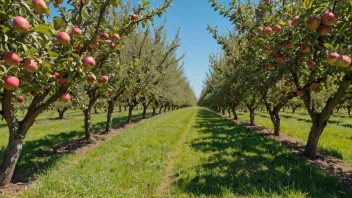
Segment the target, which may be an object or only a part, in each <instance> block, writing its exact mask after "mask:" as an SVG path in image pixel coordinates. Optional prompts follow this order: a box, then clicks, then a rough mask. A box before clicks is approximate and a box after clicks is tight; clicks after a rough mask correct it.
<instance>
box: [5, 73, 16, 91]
mask: <svg viewBox="0 0 352 198" xmlns="http://www.w3.org/2000/svg"><path fill="white" fill-rule="evenodd" d="M18 86H20V80H19V79H18V78H17V77H15V76H6V77H5V78H4V88H5V89H7V90H15V89H17V88H18Z"/></svg>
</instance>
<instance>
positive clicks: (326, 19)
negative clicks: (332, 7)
mask: <svg viewBox="0 0 352 198" xmlns="http://www.w3.org/2000/svg"><path fill="white" fill-rule="evenodd" d="M321 18H322V22H323V24H324V25H329V26H330V25H332V24H334V23H335V22H336V18H335V14H334V13H332V12H326V13H325V14H324V15H323V16H322V17H321Z"/></svg>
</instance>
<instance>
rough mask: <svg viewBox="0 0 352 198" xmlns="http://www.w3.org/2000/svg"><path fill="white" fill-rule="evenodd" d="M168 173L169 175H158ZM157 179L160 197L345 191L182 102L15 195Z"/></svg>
mask: <svg viewBox="0 0 352 198" xmlns="http://www.w3.org/2000/svg"><path fill="white" fill-rule="evenodd" d="M194 115H196V117H195V116H194ZM188 126H190V128H188ZM170 161H171V162H172V163H170ZM170 164H172V165H170ZM166 175H171V176H172V179H171V180H167V181H169V182H165V183H162V182H163V181H165V180H164V179H165V176H166ZM160 186H163V188H162V189H163V190H165V189H166V190H167V191H168V192H170V193H171V194H169V195H170V196H164V197H205V196H206V197H285V198H286V197H295V198H296V197H319V198H324V197H342V193H341V192H343V191H344V189H342V187H341V186H340V185H339V183H338V182H337V179H336V178H334V177H331V176H329V175H328V174H326V173H325V172H324V171H321V170H318V169H316V168H314V167H312V166H310V165H309V164H308V163H307V162H305V161H304V160H303V159H301V158H297V157H296V156H294V155H293V154H292V153H291V151H289V150H288V149H285V148H283V147H282V146H281V145H280V144H279V143H277V142H275V141H273V140H271V139H266V138H264V137H263V136H261V135H259V134H257V133H254V132H251V131H250V130H249V129H246V128H245V127H243V126H236V125H235V124H234V123H233V122H231V121H228V120H225V119H222V118H221V117H220V116H218V115H216V114H215V113H212V112H210V111H208V110H205V109H199V108H187V109H181V110H177V111H173V112H169V113H166V114H164V115H161V116H159V117H155V118H152V119H150V120H147V121H145V122H143V123H140V124H138V125H136V126H134V127H133V128H130V129H127V130H126V131H124V132H123V133H121V134H119V135H117V136H115V137H113V138H111V139H109V140H108V141H106V142H104V143H102V144H100V145H99V146H97V147H95V148H94V149H93V150H92V151H90V152H88V153H85V154H80V155H68V156H65V157H63V158H61V159H59V160H57V161H56V163H55V165H54V166H52V167H51V168H50V169H48V170H47V172H46V173H45V174H42V175H40V176H39V177H38V180H37V181H36V183H35V184H34V185H32V186H30V188H29V189H27V190H26V191H25V192H23V193H22V194H21V195H20V197H157V196H158V195H160V194H159V191H158V189H160ZM348 196H349V195H347V197H348Z"/></svg>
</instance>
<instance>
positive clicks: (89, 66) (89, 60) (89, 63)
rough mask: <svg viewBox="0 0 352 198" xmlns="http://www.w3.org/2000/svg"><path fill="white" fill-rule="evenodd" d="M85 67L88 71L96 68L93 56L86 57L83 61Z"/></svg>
mask: <svg viewBox="0 0 352 198" xmlns="http://www.w3.org/2000/svg"><path fill="white" fill-rule="evenodd" d="M82 62H83V66H85V67H86V68H87V69H93V68H94V67H95V59H94V58H93V57H91V56H86V57H84V58H83V60H82Z"/></svg>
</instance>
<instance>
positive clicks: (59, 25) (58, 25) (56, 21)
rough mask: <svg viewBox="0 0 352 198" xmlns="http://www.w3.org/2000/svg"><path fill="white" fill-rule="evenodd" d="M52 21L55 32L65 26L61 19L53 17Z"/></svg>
mask: <svg viewBox="0 0 352 198" xmlns="http://www.w3.org/2000/svg"><path fill="white" fill-rule="evenodd" d="M53 21H54V28H55V30H58V29H60V28H62V27H64V25H65V22H64V20H62V18H60V17H54V19H53Z"/></svg>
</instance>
